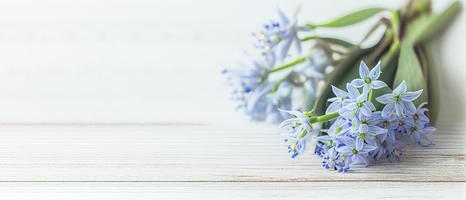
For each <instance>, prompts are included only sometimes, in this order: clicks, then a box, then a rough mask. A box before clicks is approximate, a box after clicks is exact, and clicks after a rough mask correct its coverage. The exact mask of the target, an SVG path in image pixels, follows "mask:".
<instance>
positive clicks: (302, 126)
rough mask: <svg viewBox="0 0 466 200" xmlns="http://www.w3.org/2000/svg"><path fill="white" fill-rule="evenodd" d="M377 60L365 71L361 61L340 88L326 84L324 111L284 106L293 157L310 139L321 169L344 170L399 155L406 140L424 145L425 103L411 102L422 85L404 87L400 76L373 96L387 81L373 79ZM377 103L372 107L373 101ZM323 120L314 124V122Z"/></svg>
mask: <svg viewBox="0 0 466 200" xmlns="http://www.w3.org/2000/svg"><path fill="white" fill-rule="evenodd" d="M380 74H381V67H380V63H379V64H377V65H376V66H375V67H374V68H373V69H372V70H370V71H369V69H368V67H367V66H366V64H365V63H364V62H361V64H360V67H359V76H360V77H359V78H357V79H354V80H353V81H351V82H350V83H347V85H346V91H344V90H342V89H339V88H337V87H334V86H332V90H333V93H334V95H335V97H333V98H330V99H328V101H329V102H331V104H330V105H329V106H328V107H327V110H326V114H325V115H322V116H314V115H313V112H312V111H309V112H304V113H301V112H298V111H284V110H282V112H284V113H288V114H290V115H292V116H293V117H292V118H290V119H287V120H285V121H283V122H282V123H281V125H280V126H281V127H287V128H288V131H287V133H285V134H284V135H285V141H286V142H288V143H289V144H288V151H289V152H290V154H291V157H292V158H294V157H296V156H298V155H301V154H303V153H304V152H305V150H306V146H308V143H310V140H315V141H316V146H315V148H314V147H313V148H314V149H315V151H314V152H315V153H316V154H317V155H319V156H320V157H322V159H323V162H322V163H323V167H324V168H325V169H330V170H337V171H339V172H347V171H348V170H349V169H350V167H351V166H356V165H362V166H367V165H369V163H370V162H371V161H377V160H383V159H388V160H390V161H395V160H399V156H400V155H402V147H404V146H406V145H407V144H419V145H422V146H429V145H431V144H432V142H431V141H430V140H429V138H428V135H430V134H432V133H433V132H434V131H435V128H434V127H432V126H430V125H429V121H430V120H429V118H428V117H427V116H426V114H425V113H426V111H427V109H426V108H424V106H425V105H426V103H421V104H420V105H419V106H418V107H415V105H414V103H413V101H415V100H416V99H417V98H418V97H419V96H420V95H421V93H422V90H418V91H413V92H411V91H407V85H406V82H405V81H403V82H402V83H401V84H399V85H398V86H397V87H396V88H395V89H394V90H393V91H392V92H390V93H386V94H382V95H380V96H377V97H376V95H375V94H376V90H379V89H382V88H386V87H387V85H386V84H385V83H384V82H383V81H380V80H377V79H378V78H379V76H380ZM376 103H378V104H380V106H379V107H380V109H377V108H376V106H375V105H374V104H376ZM317 123H329V128H328V129H322V130H318V129H316V128H314V127H313V126H314V124H317Z"/></svg>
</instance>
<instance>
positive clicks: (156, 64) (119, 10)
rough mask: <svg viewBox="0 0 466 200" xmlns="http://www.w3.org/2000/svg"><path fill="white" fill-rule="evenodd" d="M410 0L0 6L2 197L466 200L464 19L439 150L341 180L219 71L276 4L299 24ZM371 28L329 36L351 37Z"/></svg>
mask: <svg viewBox="0 0 466 200" xmlns="http://www.w3.org/2000/svg"><path fill="white" fill-rule="evenodd" d="M406 2H407V1H402V0H392V1H382V0H377V1H374V0H360V1H341V0H325V1H311V0H300V1H298V0H286V1H270V0H257V1H251V0H235V1H233V0H231V1H218V0H217V1H216V0H197V1H188V0H169V1H159V0H156V1H154V0H145V1H143V0H140V1H135V0H115V1H104V0H83V1H71V0H49V1H45V0H44V1H37V0H2V1H0V199H33V198H42V199H51V198H56V199H106V198H110V197H111V199H160V198H167V199H169V198H170V199H173V198H186V199H191V198H198V199H206V198H215V199H218V198H238V199H241V198H242V199H253V198H260V197H268V198H277V199H284V198H287V197H288V198H294V199H300V198H302V199H312V198H315V197H330V198H337V199H341V196H347V195H348V194H352V195H353V194H356V193H358V194H360V195H354V196H355V197H358V199H374V198H375V197H379V198H390V197H392V198H413V199H416V198H419V199H427V198H434V199H442V198H443V199H448V198H449V197H450V196H448V195H455V198H458V199H461V196H464V195H465V184H464V182H465V181H466V168H465V167H464V166H466V164H465V159H464V158H465V152H464V144H465V143H466V142H465V141H466V137H465V130H466V118H465V114H464V111H465V110H466V109H465V108H466V107H465V104H466V89H465V87H464V86H465V85H466V78H465V74H466V67H465V66H464V65H465V63H466V56H465V52H466V39H465V37H464V34H465V33H466V18H465V15H464V13H461V14H460V15H459V16H458V17H457V19H456V20H455V21H454V22H453V23H452V24H451V26H450V27H449V28H448V30H447V31H446V32H445V33H444V34H443V35H442V36H440V37H439V38H438V39H437V49H436V52H437V55H436V59H437V66H439V70H438V72H439V74H438V75H439V76H440V80H441V82H440V87H441V90H442V96H441V108H440V109H441V113H440V118H439V123H438V126H439V131H438V134H436V135H434V138H433V139H434V142H436V143H437V145H436V146H434V147H432V148H426V149H414V150H407V153H406V154H407V155H406V156H405V157H406V158H405V159H404V160H403V161H402V162H400V163H391V164H380V165H376V166H371V167H369V168H364V169H358V170H356V171H355V172H354V173H348V174H338V173H333V172H327V171H324V170H322V169H321V167H320V160H319V159H318V158H316V157H314V156H312V155H310V154H309V155H307V156H306V157H303V158H300V159H297V160H291V159H289V158H288V155H287V153H286V147H285V146H283V144H282V140H281V138H280V137H279V136H278V134H276V132H277V131H278V130H277V129H276V127H274V126H273V125H259V124H251V123H249V122H248V120H247V119H246V118H245V117H244V116H243V115H242V114H241V113H239V112H235V111H234V109H233V108H234V103H232V102H230V101H229V93H228V88H227V86H226V84H225V82H224V77H222V75H221V73H220V72H221V70H222V69H223V68H224V67H228V66H230V65H231V64H235V61H236V60H237V59H242V58H243V57H244V55H243V50H249V49H251V47H252V41H253V37H252V36H251V33H252V32H254V31H256V30H258V28H259V27H260V25H261V23H263V22H266V21H268V20H269V19H273V18H275V17H276V16H275V8H276V6H279V7H281V8H282V9H283V10H284V11H285V12H286V13H289V14H292V13H294V11H295V10H296V8H297V7H298V6H302V9H301V12H300V14H299V16H298V20H299V21H300V22H303V23H304V22H320V21H325V20H329V19H332V18H334V17H336V16H338V15H341V14H344V13H346V12H348V11H353V10H357V9H359V8H363V7H368V6H386V7H389V8H397V7H399V6H401V5H403V4H405V3H406ZM448 2H450V1H435V7H436V8H437V9H439V8H442V7H444V6H445V5H446V4H447V3H448ZM373 23H374V20H369V21H367V22H365V23H363V24H361V25H357V26H354V27H351V28H341V29H337V30H334V31H326V32H327V33H329V34H332V35H335V36H339V37H342V38H346V39H349V40H351V41H353V42H357V41H359V39H361V37H362V36H363V35H364V34H365V32H366V31H367V28H368V27H370V25H371V24H373ZM364 180H366V181H367V182H365V181H364ZM231 194H235V195H231ZM236 194H237V195H236Z"/></svg>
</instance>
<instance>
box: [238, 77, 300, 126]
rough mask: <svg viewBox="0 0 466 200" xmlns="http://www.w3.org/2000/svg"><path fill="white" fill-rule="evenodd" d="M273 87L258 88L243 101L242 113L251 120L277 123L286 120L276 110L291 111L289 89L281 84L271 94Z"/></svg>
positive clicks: (263, 86)
mask: <svg viewBox="0 0 466 200" xmlns="http://www.w3.org/2000/svg"><path fill="white" fill-rule="evenodd" d="M273 85H274V84H266V85H262V86H260V87H258V88H257V89H256V91H254V93H252V94H251V96H250V97H249V98H248V99H247V100H246V101H245V107H244V111H245V113H246V115H248V116H250V117H251V119H252V120H254V121H268V122H272V123H278V122H280V121H282V120H284V119H285V118H286V115H285V114H284V113H282V112H280V111H278V110H277V108H283V109H291V88H290V87H289V86H288V85H287V84H281V85H280V87H279V88H278V89H277V91H276V92H272V91H271V90H272V86H273Z"/></svg>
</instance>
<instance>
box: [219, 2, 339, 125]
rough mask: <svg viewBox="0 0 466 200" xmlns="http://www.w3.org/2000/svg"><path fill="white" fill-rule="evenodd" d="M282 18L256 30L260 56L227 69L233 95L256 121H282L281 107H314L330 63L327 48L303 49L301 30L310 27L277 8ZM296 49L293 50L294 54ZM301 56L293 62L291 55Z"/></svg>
mask: <svg viewBox="0 0 466 200" xmlns="http://www.w3.org/2000/svg"><path fill="white" fill-rule="evenodd" d="M277 12H278V16H279V19H278V20H272V21H271V22H270V23H266V24H264V25H263V26H262V30H260V31H259V32H258V33H254V34H253V35H254V37H255V38H256V42H255V44H254V46H255V47H256V49H257V50H258V54H259V56H258V58H254V59H251V61H250V62H248V63H246V64H243V63H241V64H239V66H237V67H233V68H227V69H224V70H223V74H224V75H225V76H226V78H227V81H228V84H229V85H230V87H231V98H232V100H234V101H236V102H238V106H237V109H240V110H243V111H244V113H245V114H246V115H248V116H249V117H250V118H251V119H252V120H255V121H269V122H272V123H278V122H280V121H282V120H283V119H284V118H285V117H286V116H285V115H284V114H283V113H281V112H279V111H278V110H277V107H278V108H282V109H310V108H312V107H313V106H314V104H315V100H316V90H317V84H318V82H319V81H321V80H323V78H324V72H325V69H326V67H327V66H328V65H329V64H330V60H329V57H328V55H327V52H326V51H325V49H324V48H320V47H319V45H315V46H314V47H313V48H312V49H311V50H310V51H306V52H304V53H303V52H302V47H301V40H300V39H299V38H298V32H300V31H301V32H306V31H309V28H306V27H299V26H297V21H296V19H290V18H288V17H287V16H285V14H284V13H283V12H282V11H281V10H280V9H277ZM292 52H293V53H292ZM295 56H299V57H298V58H297V59H293V60H291V61H290V57H295Z"/></svg>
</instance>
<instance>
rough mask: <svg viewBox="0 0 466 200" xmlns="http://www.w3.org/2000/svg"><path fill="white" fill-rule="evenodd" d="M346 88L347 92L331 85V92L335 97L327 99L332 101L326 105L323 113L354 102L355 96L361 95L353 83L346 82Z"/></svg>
mask: <svg viewBox="0 0 466 200" xmlns="http://www.w3.org/2000/svg"><path fill="white" fill-rule="evenodd" d="M346 89H347V90H348V92H346V91H343V90H341V89H339V88H337V87H335V86H333V85H332V91H333V94H335V97H332V98H329V99H328V100H327V101H329V102H332V103H330V105H329V106H328V107H327V110H326V111H325V113H327V114H328V113H331V112H335V111H338V110H340V109H341V108H343V107H345V106H346V105H348V104H350V103H354V102H356V100H357V98H358V97H359V96H360V95H361V94H360V93H359V91H358V89H356V88H355V87H354V86H353V85H351V84H346Z"/></svg>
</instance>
